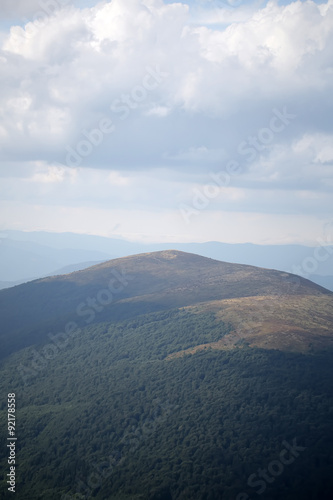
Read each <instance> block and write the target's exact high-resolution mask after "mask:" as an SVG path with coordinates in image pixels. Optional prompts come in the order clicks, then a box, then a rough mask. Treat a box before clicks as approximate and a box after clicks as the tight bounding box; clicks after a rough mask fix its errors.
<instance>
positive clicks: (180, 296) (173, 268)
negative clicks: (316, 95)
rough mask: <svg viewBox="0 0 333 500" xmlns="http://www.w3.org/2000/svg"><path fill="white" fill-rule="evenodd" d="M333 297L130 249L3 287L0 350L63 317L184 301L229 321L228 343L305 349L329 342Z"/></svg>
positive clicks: (80, 318) (278, 277)
mask: <svg viewBox="0 0 333 500" xmlns="http://www.w3.org/2000/svg"><path fill="white" fill-rule="evenodd" d="M332 303H333V293H332V292H329V291H328V290H326V289H325V288H322V287H320V286H318V285H316V284H314V283H312V282H311V281H309V280H306V279H303V278H300V277H298V276H295V275H292V274H288V273H285V272H280V271H275V270H270V269H262V268H258V267H253V266H247V265H240V264H230V263H226V262H220V261H217V260H213V259H209V258H206V257H201V256H199V255H194V254H188V253H185V252H180V251H177V250H167V251H160V252H154V253H146V254H140V255H133V256H129V257H125V258H120V259H115V260H111V261H108V262H105V263H102V264H98V265H95V266H93V267H90V268H88V269H85V270H82V271H77V272H74V273H71V274H67V275H62V276H54V277H49V278H44V279H40V280H36V281H32V282H29V283H26V284H23V285H19V286H16V287H14V288H11V289H7V290H3V291H1V292H0V314H1V317H2V322H3V329H2V333H1V341H2V344H3V351H2V355H3V356H5V355H7V354H9V353H11V352H14V350H17V349H18V348H21V347H27V346H29V345H34V344H38V343H40V342H43V341H45V335H46V332H49V333H56V332H57V331H59V329H60V330H61V329H62V328H63V326H64V325H65V324H66V323H68V322H69V321H73V322H75V323H77V324H78V325H80V326H85V325H89V324H91V323H96V322H97V323H101V322H105V321H111V322H115V321H119V320H124V319H129V318H134V317H136V316H139V315H142V314H148V313H152V312H157V311H165V310H169V309H174V308H183V307H187V308H188V309H189V310H191V311H196V312H197V313H199V312H200V311H201V312H204V311H211V312H213V313H214V314H215V315H216V317H217V318H219V319H221V320H223V321H226V322H228V323H229V324H230V326H231V330H232V331H231V332H230V335H229V337H227V338H226V339H225V341H226V342H229V344H228V345H229V346H232V345H235V344H239V342H240V341H244V342H247V343H249V345H255V346H260V347H266V348H272V347H274V348H277V349H290V350H301V351H304V350H308V349H310V348H322V347H325V346H327V345H331V342H332V335H331V330H332V328H331V327H332V319H333V314H332ZM193 347H195V346H193ZM215 347H217V346H215ZM223 347H224V344H223V343H222V344H220V345H219V348H223Z"/></svg>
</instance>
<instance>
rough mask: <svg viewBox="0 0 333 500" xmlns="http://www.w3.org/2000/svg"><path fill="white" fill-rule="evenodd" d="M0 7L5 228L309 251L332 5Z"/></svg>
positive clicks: (324, 172)
mask: <svg viewBox="0 0 333 500" xmlns="http://www.w3.org/2000/svg"><path fill="white" fill-rule="evenodd" d="M13 3H14V4H15V5H14V6H13ZM0 6H1V17H2V19H3V23H2V28H1V29H2V31H1V33H2V34H1V50H0V65H1V76H0V79H1V80H0V81H1V94H0V145H1V150H0V178H1V188H0V189H1V199H2V202H1V212H0V217H1V219H0V223H1V229H26V230H34V229H44V230H54V231H77V232H87V233H93V234H103V235H108V236H115V235H116V236H123V237H126V238H129V239H142V240H145V241H172V240H173V241H207V240H219V241H226V242H242V241H244V242H245V241H252V242H254V243H287V242H288V243H290V242H297V243H306V244H316V239H317V238H318V237H320V236H321V235H322V231H323V227H324V225H325V223H327V222H328V221H330V220H331V219H332V188H333V168H332V167H333V140H332V139H333V120H332V116H333V113H332V112H333V103H332V99H333V97H332V96H333V92H332V90H333V84H332V83H333V0H328V1H326V2H320V3H319V2H313V1H307V2H300V1H297V2H290V3H287V2H282V3H278V2H268V3H263V2H251V3H245V2H244V3H241V2H236V1H234V2H232V1H231V0H230V2H227V1H226V2H221V1H218V0H217V1H208V0H207V1H204V0H202V1H197V2H186V3H185V2H183V3H181V2H179V3H172V2H170V1H168V2H163V1H162V0H126V1H124V0H113V1H112V2H106V1H104V2H93V1H87V2H73V1H69V0H45V1H43V0H36V1H35V0H29V1H24V2H23V1H22V2H19V1H18V2H9V1H8V2H7V1H6V0H2V1H1V3H0ZM115 228H116V229H115Z"/></svg>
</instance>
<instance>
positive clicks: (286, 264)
mask: <svg viewBox="0 0 333 500" xmlns="http://www.w3.org/2000/svg"><path fill="white" fill-rule="evenodd" d="M174 248H175V249H177V250H180V251H184V252H189V253H195V254H198V255H202V256H204V257H210V258H214V259H217V260H221V261H225V262H231V263H239V264H248V265H253V266H258V267H264V268H269V269H278V270H280V271H286V272H292V273H294V274H300V275H302V276H304V277H306V278H308V279H310V280H312V281H314V282H315V283H317V284H319V285H321V286H324V287H326V288H328V289H329V290H331V291H333V246H326V247H325V248H326V250H325V249H321V250H320V249H319V248H318V249H316V248H312V247H306V246H302V245H254V244H250V243H244V244H227V243H220V242H207V243H167V244H142V243H133V242H128V241H125V240H121V239H113V238H105V237H100V236H92V235H80V234H74V233H47V232H43V231H42V232H23V231H3V232H2V233H0V288H6V287H9V286H14V285H15V284H18V283H23V282H26V281H30V280H32V279H37V278H41V277H44V276H52V275H56V274H62V273H64V272H73V271H76V270H78V268H80V269H84V268H85V267H89V265H91V264H92V263H95V262H102V261H107V260H110V259H114V258H118V257H125V256H127V255H135V254H138V253H144V252H154V251H160V250H163V249H174ZM64 268H65V269H64Z"/></svg>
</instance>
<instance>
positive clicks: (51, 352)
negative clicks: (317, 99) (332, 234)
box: [0, 250, 333, 500]
mask: <svg viewBox="0 0 333 500" xmlns="http://www.w3.org/2000/svg"><path fill="white" fill-rule="evenodd" d="M332 306H333V294H332V293H331V292H329V291H328V290H326V289H324V288H321V287H320V286H317V285H315V284H314V283H312V282H310V281H307V280H304V279H300V278H297V277H295V276H293V275H289V274H287V273H282V272H279V271H272V270H268V269H261V268H256V267H251V266H243V265H236V264H229V263H225V262H219V261H216V260H212V259H208V258H204V257H199V256H197V255H193V254H186V253H183V252H179V251H173V250H169V251H162V252H157V253H152V254H151V253H149V254H141V255H135V256H131V257H127V258H121V259H116V260H112V261H109V262H106V263H103V264H98V265H96V266H93V267H91V268H89V269H85V270H82V271H79V272H74V273H71V274H69V275H64V276H57V277H50V278H45V279H42V280H37V281H35V282H32V283H27V284H24V285H19V286H17V287H14V288H11V289H8V290H3V291H1V292H0V308H1V310H0V313H1V317H2V318H3V322H2V326H3V327H2V329H1V346H2V361H1V365H0V389H1V391H2V393H3V394H5V395H6V394H9V393H10V394H12V393H15V397H16V405H17V409H16V422H17V423H16V428H15V432H16V436H17V439H18V440H17V465H16V466H17V471H18V473H17V483H16V488H17V491H16V493H15V495H16V497H17V498H18V500H31V499H34V500H59V499H60V500H74V499H75V500H78V499H96V500H134V499H135V500H248V499H251V498H256V496H257V495H261V498H263V499H267V500H280V499H281V498H283V499H284V500H295V499H298V498H302V499H303V500H313V499H317V498H320V499H321V500H330V499H331V492H332V488H333V479H332V474H331V470H332V467H333V453H332V449H333V446H332V445H333V425H332V424H333V387H332V382H331V381H332V379H333V349H332V332H333V328H332V327H333V308H332ZM6 405H7V403H6V398H3V399H2V401H1V404H0V418H1V419H2V420H4V421H5V420H7V407H6ZM7 437H8V436H7V429H6V428H5V426H2V428H1V429H0V438H1V439H2V441H3V442H5V441H6V439H7ZM281 457H282V458H281ZM0 465H1V467H2V469H3V470H4V471H7V470H8V463H7V449H6V448H5V447H2V448H1V450H0ZM260 471H264V472H260ZM262 473H264V474H265V476H262V475H261V474H262ZM7 486H8V485H7V484H6V472H5V474H4V475H3V476H2V479H1V480H0V498H9V496H8V494H9V493H8V491H7Z"/></svg>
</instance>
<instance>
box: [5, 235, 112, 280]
mask: <svg viewBox="0 0 333 500" xmlns="http://www.w3.org/2000/svg"><path fill="white" fill-rule="evenodd" d="M0 257H1V258H0V277H1V281H5V282H15V281H20V282H23V281H29V280H32V279H36V278H40V277H42V276H47V275H51V274H53V273H54V272H56V271H55V270H57V269H60V268H62V267H64V266H68V265H75V264H79V263H80V264H81V263H82V262H87V261H89V262H91V261H93V262H95V261H98V262H100V261H105V260H108V259H110V254H108V253H106V254H105V253H103V252H100V251H94V250H85V249H71V248H63V249H56V248H52V247H48V246H46V245H41V244H39V243H35V242H31V241H24V242H23V241H16V240H11V239H9V238H0Z"/></svg>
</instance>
